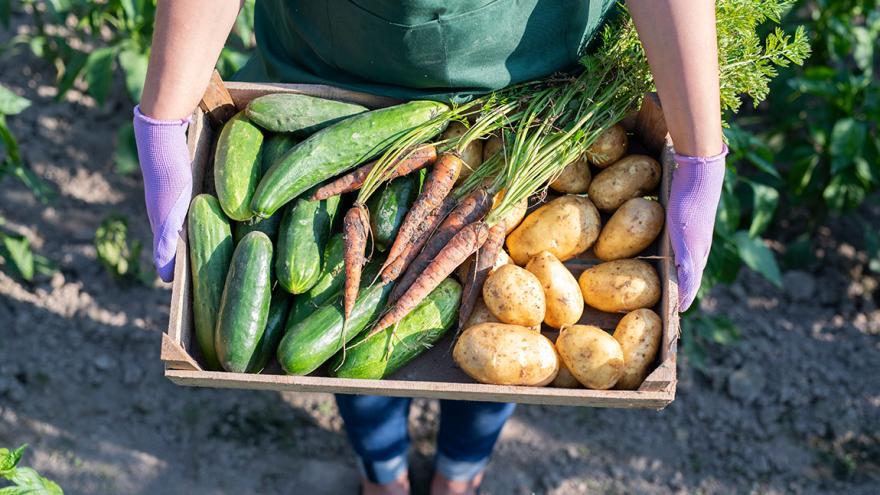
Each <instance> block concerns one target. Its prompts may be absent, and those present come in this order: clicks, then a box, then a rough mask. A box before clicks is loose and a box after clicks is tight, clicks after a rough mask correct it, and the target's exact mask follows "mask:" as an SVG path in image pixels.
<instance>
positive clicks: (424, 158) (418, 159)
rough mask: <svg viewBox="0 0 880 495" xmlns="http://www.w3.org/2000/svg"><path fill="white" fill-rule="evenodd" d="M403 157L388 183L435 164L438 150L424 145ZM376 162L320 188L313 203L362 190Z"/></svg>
mask: <svg viewBox="0 0 880 495" xmlns="http://www.w3.org/2000/svg"><path fill="white" fill-rule="evenodd" d="M402 156H403V157H404V158H403V159H402V160H399V161H397V163H395V164H394V168H392V169H391V171H390V175H389V176H388V177H386V178H385V180H386V181H389V180H392V179H396V178H398V177H400V176H403V175H406V174H408V173H410V172H414V171H416V170H419V169H421V168H424V167H426V166H428V165H430V164H432V163H434V161H435V160H437V148H435V147H434V145H433V144H424V145H421V146H419V147H418V148H416V149H415V150H413V151H412V153H406V152H404V153H403V155H402ZM376 161H378V160H376ZM376 161H372V162H370V163H368V164H366V165H362V166H360V167H358V168H356V169H355V170H354V171H352V172H349V173H347V174H345V175H343V176H342V177H340V178H338V179H336V180H334V181H333V182H331V183H329V184H326V185H324V186H321V187H319V188H318V190H317V191H315V194H313V195H312V198H311V199H312V201H320V200H322V199H327V198H329V197H331V196H336V195H338V194H343V193H347V192H351V191H356V190H358V189H360V188H361V186H363V185H364V180H365V179H366V178H367V175H369V173H370V172H371V171H372V170H373V167H374V166H375V165H376Z"/></svg>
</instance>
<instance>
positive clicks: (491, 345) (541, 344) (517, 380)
mask: <svg viewBox="0 0 880 495" xmlns="http://www.w3.org/2000/svg"><path fill="white" fill-rule="evenodd" d="M612 340H613V339H612ZM452 359H453V360H455V363H456V364H458V366H459V367H461V369H462V370H464V372H465V373H467V374H468V375H469V376H470V377H471V378H473V379H474V380H477V381H478V382H482V383H491V384H495V385H532V386H539V387H540V386H543V385H547V384H548V383H550V382H551V381H553V379H554V378H555V377H556V373H557V372H558V371H559V357H558V356H557V354H556V349H554V347H553V342H550V339H548V338H547V337H544V336H543V335H541V334H540V333H535V332H533V331H531V330H529V329H527V328H524V327H521V326H518V325H505V324H503V323H482V324H480V325H476V326H473V327H469V328H467V329H466V330H465V331H464V332H462V334H461V335H460V336H459V337H458V341H457V342H456V343H455V348H454V349H453V350H452Z"/></svg>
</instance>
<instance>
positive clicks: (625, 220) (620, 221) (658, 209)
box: [593, 198, 664, 261]
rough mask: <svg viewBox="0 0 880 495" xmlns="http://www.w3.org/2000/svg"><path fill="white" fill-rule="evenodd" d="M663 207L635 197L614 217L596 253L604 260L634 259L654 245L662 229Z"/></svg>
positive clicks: (600, 236)
mask: <svg viewBox="0 0 880 495" xmlns="http://www.w3.org/2000/svg"><path fill="white" fill-rule="evenodd" d="M663 220H664V211H663V206H662V205H661V204H660V203H659V202H657V201H651V200H650V199H645V198H633V199H629V200H627V201H626V203H623V205H621V206H620V208H618V209H617V211H615V212H614V214H613V215H611V218H610V219H608V222H606V223H605V226H604V227H602V232H601V233H599V239H598V240H596V244H595V245H593V252H594V253H595V254H596V257H598V258H599V259H600V260H602V261H612V260H619V259H622V258H632V257H633V256H636V255H637V254H639V253H641V252H642V251H644V250H645V248H647V247H648V246H650V245H651V243H652V242H654V239H656V238H657V236H658V235H660V231H661V230H662V229H663Z"/></svg>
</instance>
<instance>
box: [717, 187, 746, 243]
mask: <svg viewBox="0 0 880 495" xmlns="http://www.w3.org/2000/svg"><path fill="white" fill-rule="evenodd" d="M731 177H732V174H731V173H730V172H729V171H728V173H727V175H726V176H725V181H724V187H723V188H722V189H721V198H720V200H719V201H718V213H717V215H716V221H715V230H716V231H717V232H719V233H721V234H724V235H728V236H729V235H732V234H733V232H734V231H735V230H736V229H737V227H739V222H740V218H741V212H740V204H739V198H737V197H736V194H734V191H733V183H734V182H735V181H736V179H735V178H733V179H731Z"/></svg>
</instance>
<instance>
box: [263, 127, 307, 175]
mask: <svg viewBox="0 0 880 495" xmlns="http://www.w3.org/2000/svg"><path fill="white" fill-rule="evenodd" d="M298 142H299V140H298V139H296V138H295V137H293V136H292V135H290V134H269V136H268V137H267V138H265V140H264V141H263V156H262V159H261V160H260V177H262V176H264V175H266V172H268V171H269V169H270V168H272V164H273V163H275V160H277V159H279V158H281V157H282V156H284V155H286V154H287V152H288V151H290V150H291V149H293V147H294V146H296V143H298Z"/></svg>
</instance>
